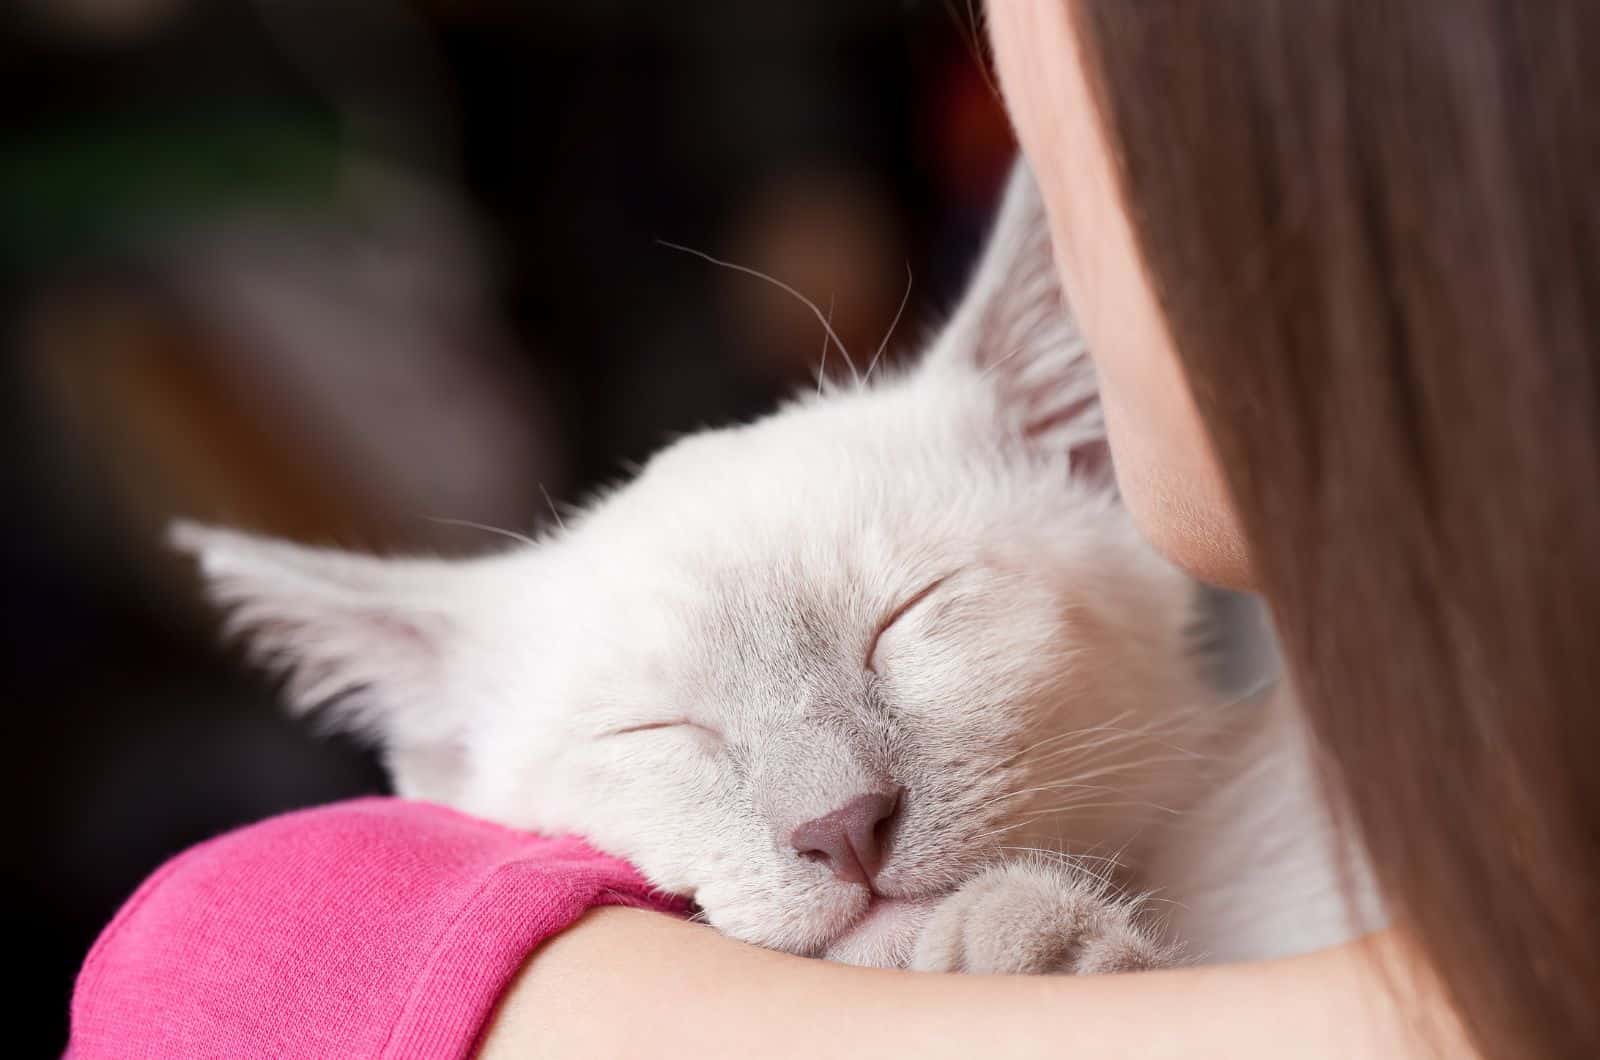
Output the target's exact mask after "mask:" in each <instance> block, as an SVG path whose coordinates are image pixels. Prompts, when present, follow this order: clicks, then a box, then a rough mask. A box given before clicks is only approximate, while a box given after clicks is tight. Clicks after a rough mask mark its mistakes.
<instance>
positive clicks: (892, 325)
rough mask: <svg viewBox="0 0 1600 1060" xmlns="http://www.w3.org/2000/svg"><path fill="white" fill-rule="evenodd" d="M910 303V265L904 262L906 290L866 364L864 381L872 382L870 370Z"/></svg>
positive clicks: (874, 365)
mask: <svg viewBox="0 0 1600 1060" xmlns="http://www.w3.org/2000/svg"><path fill="white" fill-rule="evenodd" d="M909 301H911V263H910V262H909V261H908V262H906V290H905V293H904V294H902V295H901V296H900V308H898V309H896V310H895V311H894V319H893V320H891V321H889V330H888V331H885V332H884V333H883V341H882V342H880V343H878V348H877V350H875V351H874V352H873V354H872V360H870V361H868V362H867V374H866V381H867V382H869V383H870V382H872V370H873V369H874V368H876V367H878V358H880V357H882V356H883V351H884V350H885V349H887V348H888V346H889V339H890V338H892V337H893V336H894V329H895V328H897V327H899V326H900V314H902V313H904V312H905V311H906V303H907V302H909Z"/></svg>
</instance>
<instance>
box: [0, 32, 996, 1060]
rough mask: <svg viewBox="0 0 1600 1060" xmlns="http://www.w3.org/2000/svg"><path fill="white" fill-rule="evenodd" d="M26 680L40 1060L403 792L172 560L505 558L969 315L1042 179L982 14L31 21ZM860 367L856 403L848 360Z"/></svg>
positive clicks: (4, 426) (10, 497) (3, 274)
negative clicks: (112, 925)
mask: <svg viewBox="0 0 1600 1060" xmlns="http://www.w3.org/2000/svg"><path fill="white" fill-rule="evenodd" d="M0 35H3V40H0V100H3V101H4V102H3V103H0V108H3V110H4V112H5V120H4V123H3V126H0V129H3V132H0V305H3V308H4V314H3V317H0V321H3V323H4V332H3V335H4V343H5V352H6V356H5V357H4V360H3V364H0V438H3V439H4V444H5V449H4V452H5V454H6V459H5V460H4V461H3V462H0V497H3V498H4V501H5V518H4V520H0V579H3V584H4V586H5V589H6V606H5V608H4V611H3V619H0V621H3V622H4V647H3V649H0V650H3V660H4V661H3V663H0V679H3V684H0V688H3V690H4V692H5V705H6V707H7V712H6V715H5V724H6V725H7V726H8V727H9V731H10V732H11V736H10V737H9V743H10V746H11V748H12V751H11V754H12V766H11V767H10V768H8V769H7V770H6V771H5V773H6V777H7V781H8V783H9V785H10V790H9V792H8V793H7V796H6V798H5V801H4V806H5V807H6V810H7V817H6V821H5V823H6V826H7V830H8V832H9V833H10V834H9V835H8V837H7V838H8V842H6V843H5V844H4V849H5V851H6V858H7V860H8V864H7V865H6V872H5V886H6V888H7V891H8V893H7V895H6V897H7V901H6V902H5V903H4V908H5V909H6V910H7V911H8V913H9V915H11V916H13V917H15V918H17V921H18V923H17V926H16V930H14V931H12V932H11V933H10V936H9V937H10V938H12V939H13V952H12V957H11V961H12V965H13V967H14V968H15V969H17V970H19V971H20V973H21V976H20V983H21V988H20V989H21V994H22V996H21V997H20V998H18V1001H19V1002H20V1004H19V1005H18V1006H17V1007H16V1009H15V1011H17V1012H19V1013H22V1014H23V1019H22V1021H21V1025H20V1028H19V1029H20V1033H21V1036H22V1042H21V1043H20V1044H21V1048H20V1049H18V1050H13V1052H14V1053H15V1055H40V1056H45V1055H51V1054H53V1053H55V1052H56V1051H57V1050H58V1049H59V1047H60V1045H61V1043H62V1041H63V1039H64V1035H65V1026H66V1010H67V1000H68V996H69V991H70V987H71V981H72V976H73V973H74V972H75V970H76V968H77V966H78V964H79V962H80V961H81V960H82V958H83V955H84V953H85V951H86V949H87V947H88V946H89V944H90V942H91V941H92V940H93V938H94V936H95V934H96V932H97V931H98V930H99V929H100V927H101V926H102V925H103V924H104V923H105V921H106V920H107V919H108V918H109V917H110V915H111V914H112V912H113V911H114V910H115V908H116V907H117V905H118V904H119V903H120V902H121V901H122V900H123V899H124V898H125V897H126V896H127V895H128V894H129V892H130V891H131V890H132V889H133V887H134V886H135V885H136V884H137V883H138V881H139V880H140V879H142V878H143V877H144V876H145V875H147V874H148V873H149V872H150V871H151V870H152V869H154V868H155V867H156V866H157V865H158V864H159V863H160V862H161V861H162V860H163V859H165V858H167V857H168V856H170V855H171V854H172V853H174V852H175V851H177V850H179V849H181V848H183V847H185V846H187V845H189V844H192V843H194V842H196V841H198V840H201V839H203V838H205V837H207V836H209V835H213V834H215V833H217V832H219V831H222V830H224V829H227V828H230V827H233V826H235V825H238V824H241V823H244V822H247V821H251V820H255V819H258V818H261V817H264V816H266V815H269V814H272V813H276V812H279V811H282V810H285V809H288V808H291V807H296V806H301V805H305V804H309V803H315V802H320V801H326V800H330V799H337V798H343V797H346V796H351V795H356V794H360V793H363V792H371V791H379V790H382V788H383V778H382V775H381V773H380V772H379V770H378V769H377V768H376V766H375V764H374V762H373V760H372V758H371V757H370V755H368V754H367V753H366V752H365V751H363V750H362V749H361V748H359V747H356V746H353V745H351V744H349V743H348V742H341V741H339V740H336V739H329V738H322V737H319V736H317V735H316V734H315V733H313V732H312V731H310V729H309V727H307V726H304V725H300V724H295V723H291V722H289V721H287V720H285V719H284V718H283V717H281V716H280V715H279V713H278V712H277V711H276V710H275V708H274V705H273V693H272V689H271V688H270V687H269V686H268V685H267V684H266V683H265V682H264V681H262V680H261V679H259V678H258V677H256V676H254V675H252V674H250V673H249V672H247V671H246V670H244V669H243V668H242V667H241V666H240V665H239V663H238V659H237V656H236V655H235V654H234V653H231V652H230V651H229V650H227V649H226V648H224V647H222V646H220V645H219V644H218V641H217V638H216V634H215V628H216V623H215V616H213V615H211V614H210V613H208V612H207V610H206V609H205V608H204V607H203V606H201V605H200V604H199V603H198V599H197V595H196V586H195V583H194V581H193V578H192V575H191V573H190V572H189V571H188V570H187V569H186V568H185V567H184V565H183V564H181V563H179V562H177V561H176V560H174V559H173V557H171V556H169V555H168V554H166V552H165V551H164V550H163V549H162V547H161V545H160V539H161V531H162V527H163V526H164V524H165V523H166V522H167V520H168V519H170V518H171V517H172V516H174V515H179V514H181V515H188V516H194V517H198V518H202V519H207V520H214V521H224V522H228V523H233V524H237V525H243V526H248V527H253V528H256V529H260V530H265V531H270V532H273V533H279V534H285V535H290V536H294V537H297V538H300V539H304V540H309V541H318V542H327V543H337V544H342V545H346V546H351V547H362V548H373V549H382V550H429V551H440V552H447V553H462V552H470V551H472V550H474V549H480V548H486V547H489V546H491V545H493V544H495V541H494V539H493V538H492V537H490V536H489V535H488V533H487V532H486V531H482V530H477V529H473V528H471V527H468V526H464V525H461V524H460V523H459V522H451V521H450V520H458V521H462V520H464V521H469V522H474V523H482V524H487V525H491V526H497V527H505V528H511V529H516V530H526V529H529V528H532V527H536V526H538V525H540V523H541V522H542V521H543V520H545V519H549V518H552V516H551V514H550V510H549V507H548V506H547V503H546V501H545V493H546V492H548V494H549V495H550V497H551V498H553V500H554V503H555V504H556V505H557V506H559V505H561V504H571V503H577V502H580V501H581V499H582V498H583V497H584V495H585V494H586V493H587V492H589V491H591V490H593V489H594V488H595V487H596V486H597V485H599V484H601V483H604V482H605V481H607V480H608V479H613V478H615V477H617V476H618V475H620V474H623V473H624V468H625V467H626V466H627V465H628V462H629V461H633V460H638V459H641V458H642V457H644V456H646V455H647V454H648V453H649V452H650V451H651V450H652V449H654V448H655V447H657V446H658V445H659V444H660V443H661V442H662V441H663V440H665V439H666V438H668V437H669V436H670V435H671V434H672V433H673V432H677V431H682V430H686V429H690V428H693V427H696V426H698V425H702V424H715V423H719V422H727V421H729V420H732V419H735V418H740V417H748V416H751V415H754V414H756V413H759V412H760V411H762V410H763V409H765V408H767V407H768V406H769V405H770V404H771V403H772V402H773V401H774V400H775V399H777V398H778V397H780V396H782V395H783V393H784V392H785V391H787V390H790V389H792V388H794V387H796V386H802V385H807V384H808V381H810V380H811V379H813V372H814V371H815V368H816V364H817V360H818V357H819V355H820V354H821V351H822V343H821V339H822V334H821V331H820V329H819V327H818V325H817V323H816V321H815V320H814V319H813V318H812V316H811V315H810V313H809V312H808V311H807V310H806V309H805V308H804V307H803V306H801V305H799V304H798V303H797V302H796V301H794V300H793V299H791V298H790V297H789V296H787V295H785V294H783V293H781V292H779V291H777V290H775V289H774V288H772V287H770V286H768V285H766V284H763V283H761V282H760V281H758V280H753V279H751V278H750V277H748V276H744V275H741V274H738V273H735V272H732V271H729V270H725V269H720V268H717V267H716V266H713V265H710V264H707V263H706V262H704V261H701V260H698V259H696V258H694V257H691V256H689V255H685V254H682V253H680V252H677V251H673V250H670V249H667V248H664V247H662V246H661V245H660V244H659V243H658V240H670V241H674V242H679V243H684V244H687V245H689V246H692V247H695V248H698V249H700V250H703V251H705V252H708V253H711V254H714V255H716V256H718V257H721V258H726V259H729V260H732V261H735V262H738V263H739V264H741V265H744V266H748V267H750V268H754V269H760V270H762V271H764V272H766V273H770V274H772V275H773V276H775V277H777V278H780V279H782V280H784V281H786V282H788V283H790V284H792V285H793V286H795V287H796V288H798V289H799V290H800V291H802V292H804V293H805V294H806V295H807V296H808V297H810V298H811V299H813V300H814V301H816V302H817V303H818V304H819V305H820V306H822V307H823V308H824V310H825V311H830V312H831V313H832V317H833V322H834V326H835V328H836V329H837V330H838V332H839V333H840V334H841V336H842V337H843V339H844V341H845V343H846V344H847V345H848V346H849V347H851V348H852V349H853V350H855V351H857V353H858V357H864V356H865V355H866V354H867V353H869V352H870V351H871V350H873V349H874V348H876V347H877V345H878V343H879V341H880V339H881V337H882V335H883V334H884V332H885V330H886V329H887V328H888V327H889V325H890V322H891V321H892V320H893V318H894V316H895V310H896V307H897V306H898V305H899V303H900V300H901V297H902V295H903V294H904V292H905V283H906V275H907V268H908V267H909V269H910V272H911V274H912V275H913V276H914V277H915V285H914V287H913V288H912V291H911V296H910V303H909V306H908V308H907V311H906V315H905V319H904V320H903V321H902V322H901V324H900V327H899V330H898V332H897V334H896V341H895V342H894V343H892V344H891V347H890V349H891V352H893V351H896V350H899V351H903V350H905V349H906V348H907V347H908V346H911V345H914V343H915V342H916V341H917V340H918V339H919V338H920V336H921V335H923V334H925V333H926V331H927V329H928V328H929V327H930V326H931V325H932V324H934V323H935V322H936V321H937V319H938V316H939V313H940V312H941V311H942V310H944V309H947V308H948V307H949V305H950V303H951V300H952V298H953V297H954V295H955V293H956V292H957V290H958V288H959V284H960V281H961V279H962V277H963V273H964V270H965V268H966V267H967V264H968V262H969V261H970V259H971V256H972V254H973V252H974V251H975V249H976V244H977V241H978V239H979V238H980V236H981V233H982V230H983V225H984V223H985V218H986V215H987V211H988V209H989V205H990V202H991V198H992V196H993V195H994V193H995V191H996V189H997V187H998V182H999V181H1000V179H1001V177H1002V176H1003V173H1004V170H1005V167H1006V165H1007V162H1008V160H1009V156H1010V151H1011V145H1010V139H1009V133H1008V131H1007V129H1006V125H1005V121H1004V118H1003V116H1002V114H1001V112H1000V109H999V106H998V102H997V100H996V99H995V96H994V93H993V91H992V89H991V86H990V84H989V79H988V78H987V76H986V69H985V67H984V66H983V65H982V62H981V59H980V57H979V54H978V51H977V45H976V38H975V30H974V24H973V17H972V13H971V11H970V9H969V8H968V6H967V2H966V0H948V2H940V0H923V2H907V0H827V2H822V0H757V2H751V0H701V2H691V3H688V4H660V3H649V2H644V0H582V2H572V0H568V2H566V3H555V2H535V0H526V2H515V0H338V2H333V3H330V2H326V0H11V2H10V3H8V4H6V5H4V7H3V9H0ZM832 367H833V368H834V369H836V370H838V369H842V368H843V365H842V363H841V362H840V361H839V359H838V355H837V354H834V355H833V364H832Z"/></svg>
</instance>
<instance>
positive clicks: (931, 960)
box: [911, 862, 1179, 975]
mask: <svg viewBox="0 0 1600 1060" xmlns="http://www.w3.org/2000/svg"><path fill="white" fill-rule="evenodd" d="M1139 913H1140V907H1139V904H1138V903H1137V902H1135V901H1133V900H1130V899H1128V898H1126V897H1123V896H1121V895H1119V894H1116V893H1114V892H1113V891H1112V890H1111V889H1110V888H1108V887H1107V886H1106V885H1105V884H1104V883H1102V882H1101V881H1100V880H1097V879H1095V878H1094V877H1092V876H1090V875H1089V874H1087V873H1085V872H1083V871H1081V870H1078V869H1075V868H1073V867H1071V866H1069V865H1066V864H1052V863H1041V862H1012V863H1006V864H1001V865H996V866H993V867H991V868H989V869H986V870H984V871H983V872H982V873H980V874H978V875H977V876H975V877H974V878H973V879H971V880H970V881H968V882H967V883H966V884H964V885H963V886H962V887H961V888H960V890H958V891H956V892H955V893H954V894H952V895H951V896H950V897H949V898H946V899H945V900H944V901H942V902H940V903H939V905H938V907H937V908H936V909H935V910H934V911H933V916H932V918H931V919H930V920H929V921H928V923H927V925H926V926H924V927H923V929H922V931H921V934H920V935H919V936H918V938H917V943H916V948H915V950H914V951H913V954H912V959H911V967H912V968H914V969H917V970H918V971H930V972H970V973H977V974H1003V975H1088V974H1095V973H1104V972H1132V971H1142V970H1145V969H1149V968H1164V967H1169V966H1171V965H1174V964H1177V963H1179V955H1178V951H1177V950H1176V948H1175V947H1172V946H1170V945H1167V944H1164V943H1162V942H1161V941H1160V939H1159V938H1158V937H1157V936H1156V935H1155V933H1154V932H1153V930H1152V929H1151V928H1150V927H1149V926H1147V925H1146V924H1145V923H1142V922H1141V921H1142V918H1141V917H1140V915H1139Z"/></svg>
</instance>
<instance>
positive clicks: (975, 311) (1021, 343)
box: [922, 160, 1110, 484]
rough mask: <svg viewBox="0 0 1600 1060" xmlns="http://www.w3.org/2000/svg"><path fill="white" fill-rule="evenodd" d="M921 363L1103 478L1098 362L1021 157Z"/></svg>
mask: <svg viewBox="0 0 1600 1060" xmlns="http://www.w3.org/2000/svg"><path fill="white" fill-rule="evenodd" d="M922 372H923V374H924V375H925V376H926V377H928V378H930V379H932V380H937V381H940V382H944V383H951V384H953V385H957V386H963V387H971V388H975V389H976V390H978V391H979V392H981V393H983V394H984V395H985V396H987V397H988V398H989V399H990V400H991V401H992V403H993V405H994V408H995V410H996V413H997V415H998V416H999V417H1000V418H1001V420H1002V424H1001V425H1002V426H1003V428H1004V429H1006V430H1007V431H1009V432H1012V433H1014V434H1016V435H1017V436H1019V437H1021V438H1023V439H1026V440H1027V441H1029V442H1031V443H1034V444H1037V445H1039V446H1041V447H1046V448H1049V449H1051V451H1053V452H1059V453H1065V454H1069V455H1070V457H1071V460H1072V465H1073V467H1074V469H1075V470H1076V471H1078V472H1079V473H1081V474H1082V475H1083V476H1085V477H1090V478H1094V479H1095V480H1097V481H1104V482H1106V483H1107V484H1109V481H1110V464H1109V458H1108V455H1107V449H1106V436H1105V422H1104V419H1103V417H1102V415H1101V411H1100V401H1099V396H1098V391H1097V388H1096V383H1095V376H1094V366H1093V364H1092V363H1091V362H1090V360H1089V357H1088V352H1087V349H1086V347H1085V345H1084V342H1083V337H1082V336H1081V335H1080V334H1079V332H1078V328H1077V324H1076V323H1075V322H1074V320H1073V317H1072V311H1071V309H1070V307H1069V306H1068V305H1067V300H1066V296H1065V295H1064V294H1063V293H1062V290H1061V284H1060V281H1059V279H1058V277H1057V273H1056V265H1055V257H1054V253H1053V251H1052V249H1051V244H1050V224H1049V220H1048V218H1047V217H1046V216H1045V210H1044V202H1043V200H1042V199H1041V198H1040V195H1039V189H1038V186H1037V185H1036V184H1035V182H1034V179H1033V174H1032V172H1031V171H1030V170H1029V169H1028V166H1027V164H1026V163H1025V162H1023V161H1020V160H1019V161H1018V162H1017V163H1016V165H1015V166H1014V167H1013V169H1012V173H1011V176H1010V178H1009V179H1008V180H1007V182H1006V187H1005V191H1004V194H1003V195H1002V197H1001V202H1000V208H999V210H998V212H997V213H996V215H995V220H994V224H993V226H992V228H991V230H990V235H989V241H988V243H987V245H986V247H985V250H984V252H983V256H982V257H981V258H980V260H979V262H978V265H977V268H976V269H975V270H974V272H973V276H972V279H971V280H970V282H969V283H968V286H967V291H966V293H965V295H963V297H962V299H961V303H960V305H959V306H958V307H957V309H956V312H955V314H954V315H953V316H952V317H951V319H950V322H949V324H948V325H947V326H946V327H945V329H944V331H943V332H942V333H941V334H940V336H939V338H938V339H937V340H936V341H935V342H934V344H933V346H932V348H931V349H930V350H929V351H928V354H927V357H926V359H925V361H924V363H923V367H922Z"/></svg>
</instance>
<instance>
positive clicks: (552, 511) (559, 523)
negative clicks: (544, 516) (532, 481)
mask: <svg viewBox="0 0 1600 1060" xmlns="http://www.w3.org/2000/svg"><path fill="white" fill-rule="evenodd" d="M539 492H540V493H542V494H544V502H545V503H546V504H548V505H549V506H550V514H551V515H552V516H554V517H555V520H556V525H557V526H559V527H560V528H561V529H562V530H566V528H567V524H566V522H565V521H564V520H563V519H562V518H561V513H560V512H558V511H556V502H555V501H553V500H551V499H550V491H549V490H547V489H545V488H544V483H543V482H541V483H539Z"/></svg>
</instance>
